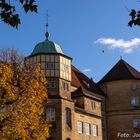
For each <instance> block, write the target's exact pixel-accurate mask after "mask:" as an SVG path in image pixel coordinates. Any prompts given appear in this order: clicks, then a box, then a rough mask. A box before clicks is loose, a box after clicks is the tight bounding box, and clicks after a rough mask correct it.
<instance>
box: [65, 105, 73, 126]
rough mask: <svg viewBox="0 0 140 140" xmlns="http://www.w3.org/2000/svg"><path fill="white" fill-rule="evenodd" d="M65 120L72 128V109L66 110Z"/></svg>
mask: <svg viewBox="0 0 140 140" xmlns="http://www.w3.org/2000/svg"><path fill="white" fill-rule="evenodd" d="M65 120H66V124H67V125H68V126H69V127H70V128H72V127H71V110H70V108H66V109H65Z"/></svg>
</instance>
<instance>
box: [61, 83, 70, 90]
mask: <svg viewBox="0 0 140 140" xmlns="http://www.w3.org/2000/svg"><path fill="white" fill-rule="evenodd" d="M62 88H63V90H64V91H68V90H69V84H68V83H66V82H62Z"/></svg>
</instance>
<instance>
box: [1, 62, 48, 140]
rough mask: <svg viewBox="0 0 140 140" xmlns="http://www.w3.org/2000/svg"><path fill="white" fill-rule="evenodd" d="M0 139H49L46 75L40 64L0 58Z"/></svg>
mask: <svg viewBox="0 0 140 140" xmlns="http://www.w3.org/2000/svg"><path fill="white" fill-rule="evenodd" d="M0 61H1V62H0V139H1V140H18V139H19V140H20V139H22V140H46V138H47V137H48V136H49V127H50V125H49V123H48V122H47V120H46V118H45V106H46V103H47V91H46V78H45V76H44V75H43V74H42V73H41V69H40V66H31V65H27V64H26V66H24V67H20V66H19V64H17V63H10V62H6V61H2V60H0Z"/></svg>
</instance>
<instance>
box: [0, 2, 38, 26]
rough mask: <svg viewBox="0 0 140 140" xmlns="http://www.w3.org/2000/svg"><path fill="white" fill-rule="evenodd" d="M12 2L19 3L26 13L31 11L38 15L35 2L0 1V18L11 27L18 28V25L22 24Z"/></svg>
mask: <svg viewBox="0 0 140 140" xmlns="http://www.w3.org/2000/svg"><path fill="white" fill-rule="evenodd" d="M12 2H16V3H18V4H19V6H20V7H21V8H22V9H23V10H24V11H25V12H26V13H28V12H29V11H31V12H36V13H37V5H36V4H35V2H36V1H35V0H16V1H14V0H0V18H1V19H2V21H3V22H5V23H6V24H9V25H11V26H12V27H16V28H18V25H19V24H20V23H21V22H20V16H19V13H18V12H17V10H16V7H15V5H14V4H12Z"/></svg>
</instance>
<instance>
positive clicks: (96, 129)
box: [93, 124, 98, 137]
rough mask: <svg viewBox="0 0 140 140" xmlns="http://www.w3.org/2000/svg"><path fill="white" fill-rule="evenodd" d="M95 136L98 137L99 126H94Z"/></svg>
mask: <svg viewBox="0 0 140 140" xmlns="http://www.w3.org/2000/svg"><path fill="white" fill-rule="evenodd" d="M93 136H95V137H96V136H98V126H97V125H95V124H94V125H93Z"/></svg>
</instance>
